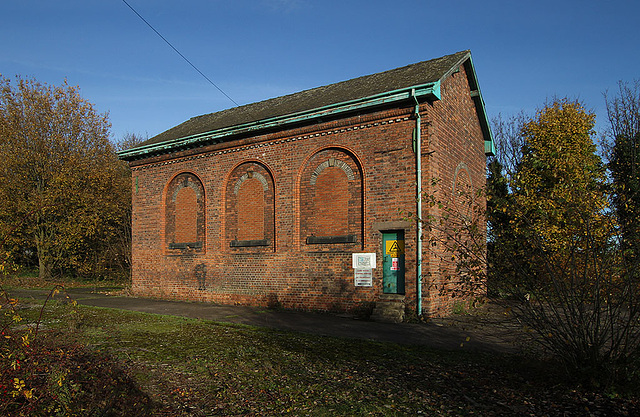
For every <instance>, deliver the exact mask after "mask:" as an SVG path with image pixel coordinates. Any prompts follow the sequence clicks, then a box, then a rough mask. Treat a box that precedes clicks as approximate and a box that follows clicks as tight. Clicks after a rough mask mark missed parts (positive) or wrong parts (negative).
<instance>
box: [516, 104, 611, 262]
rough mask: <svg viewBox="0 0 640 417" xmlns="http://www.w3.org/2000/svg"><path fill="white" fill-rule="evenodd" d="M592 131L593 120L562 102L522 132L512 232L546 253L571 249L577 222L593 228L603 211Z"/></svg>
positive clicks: (604, 200)
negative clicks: (532, 239)
mask: <svg viewBox="0 0 640 417" xmlns="http://www.w3.org/2000/svg"><path fill="white" fill-rule="evenodd" d="M594 126H595V115H594V114H592V113H588V112H587V111H586V110H584V108H583V107H582V105H581V104H580V103H578V102H572V101H569V100H567V99H562V100H555V101H554V102H553V103H551V104H549V105H547V106H546V107H545V108H543V109H542V110H540V111H539V112H538V113H537V116H536V118H534V119H532V120H530V121H529V122H528V123H526V124H525V125H524V126H523V128H522V136H523V139H524V143H525V144H524V146H523V154H522V160H521V161H520V164H519V165H518V168H517V171H516V174H515V177H514V181H513V194H514V198H515V200H516V201H517V205H518V209H519V210H518V211H519V212H518V213H517V215H516V216H515V218H516V220H515V223H514V226H515V228H516V231H517V229H518V228H520V229H522V230H523V231H527V232H528V231H534V232H535V234H536V235H538V236H539V237H540V238H541V239H542V240H543V242H544V247H545V249H547V250H561V249H563V248H565V249H566V248H568V247H570V246H571V245H574V244H575V243H576V238H577V237H578V236H577V235H576V232H575V231H576V230H578V229H580V228H581V226H580V222H582V221H583V218H582V217H584V216H588V217H589V218H590V219H592V220H593V221H596V222H597V219H598V218H602V215H603V213H604V211H605V210H606V209H607V206H608V201H607V196H606V194H605V190H606V185H605V175H604V174H605V172H604V166H603V164H602V162H601V160H600V157H599V156H598V155H597V154H596V146H595V144H594V142H593V140H592V136H593V134H594V132H593V128H594ZM594 225H595V223H594ZM525 226H526V227H525ZM593 232H595V230H594V231H593Z"/></svg>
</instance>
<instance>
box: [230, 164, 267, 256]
mask: <svg viewBox="0 0 640 417" xmlns="http://www.w3.org/2000/svg"><path fill="white" fill-rule="evenodd" d="M224 196H225V197H224V200H225V201H224V212H225V215H224V218H225V221H224V229H225V241H224V248H225V250H233V251H251V252H255V251H274V250H275V182H274V179H273V175H272V174H271V170H270V169H269V168H268V167H267V166H266V165H264V164H263V163H261V162H259V161H253V160H251V161H243V162H241V163H239V164H237V165H236V166H235V167H234V168H233V169H232V170H231V171H230V173H229V175H228V176H227V180H226V185H225V193H224Z"/></svg>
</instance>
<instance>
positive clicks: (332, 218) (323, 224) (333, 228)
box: [300, 149, 363, 245]
mask: <svg viewBox="0 0 640 417" xmlns="http://www.w3.org/2000/svg"><path fill="white" fill-rule="evenodd" d="M361 171H362V170H361V169H360V167H359V166H358V164H357V163H356V160H355V158H353V157H352V156H351V155H350V154H348V153H346V152H344V151H342V150H339V149H326V150H323V151H321V152H318V153H317V154H315V155H314V156H313V157H311V158H310V159H309V161H308V163H307V165H306V167H305V168H304V171H303V175H302V179H301V184H300V233H301V236H300V237H301V240H302V241H303V242H305V243H306V244H308V245H317V244H356V243H362V219H363V216H362V210H363V203H362V201H363V198H362V197H363V196H362V173H361Z"/></svg>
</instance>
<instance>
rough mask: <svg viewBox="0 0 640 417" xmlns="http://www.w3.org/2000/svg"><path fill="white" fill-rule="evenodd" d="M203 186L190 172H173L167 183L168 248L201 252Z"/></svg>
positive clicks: (202, 236) (203, 208) (180, 251)
mask: <svg viewBox="0 0 640 417" xmlns="http://www.w3.org/2000/svg"><path fill="white" fill-rule="evenodd" d="M204 214H205V200H204V187H203V186H202V183H201V182H200V180H199V179H198V177H196V176H195V175H193V174H190V173H182V174H179V175H177V176H176V177H174V178H173V180H171V182H170V183H169V184H168V185H167V191H166V200H165V242H166V248H167V249H168V250H169V251H172V252H175V253H177V254H180V253H182V252H184V251H187V252H190V251H194V250H195V251H199V252H202V251H204V240H205V219H204Z"/></svg>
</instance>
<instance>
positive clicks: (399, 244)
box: [385, 240, 404, 258]
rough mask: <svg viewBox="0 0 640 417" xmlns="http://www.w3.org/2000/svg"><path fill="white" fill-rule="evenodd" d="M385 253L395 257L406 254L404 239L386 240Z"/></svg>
mask: <svg viewBox="0 0 640 417" xmlns="http://www.w3.org/2000/svg"><path fill="white" fill-rule="evenodd" d="M385 246H386V247H385V253H386V254H387V255H391V256H392V257H394V258H397V257H398V256H403V255H404V240H387V241H386V242H385Z"/></svg>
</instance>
